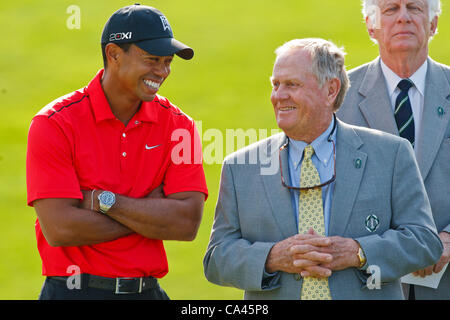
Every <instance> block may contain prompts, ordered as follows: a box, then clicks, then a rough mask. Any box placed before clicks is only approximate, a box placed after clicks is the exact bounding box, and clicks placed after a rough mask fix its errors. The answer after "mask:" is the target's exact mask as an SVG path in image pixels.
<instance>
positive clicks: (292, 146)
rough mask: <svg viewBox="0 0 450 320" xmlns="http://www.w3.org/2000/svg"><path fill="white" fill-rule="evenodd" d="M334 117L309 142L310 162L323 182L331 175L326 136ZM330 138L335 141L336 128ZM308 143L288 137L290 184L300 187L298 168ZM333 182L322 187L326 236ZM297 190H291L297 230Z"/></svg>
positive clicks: (331, 153) (330, 145) (330, 151)
mask: <svg viewBox="0 0 450 320" xmlns="http://www.w3.org/2000/svg"><path fill="white" fill-rule="evenodd" d="M334 121H335V119H334V117H333V119H332V120H331V123H330V126H329V127H328V129H327V130H325V132H323V133H322V134H321V135H320V136H319V137H318V138H317V139H316V140H314V141H313V142H311V146H312V147H313V148H314V154H313V156H312V157H311V161H312V163H313V164H314V165H315V166H316V168H317V171H318V172H319V177H320V182H321V183H324V182H327V181H329V180H330V179H331V178H332V177H333V173H334V160H333V144H332V143H331V142H330V141H328V136H329V135H330V133H331V132H332V130H333V125H334ZM331 139H332V140H333V141H334V143H336V130H335V131H334V132H333V134H332V135H331ZM307 145H308V144H307V143H306V142H303V141H296V140H293V139H291V138H289V145H288V163H289V176H290V179H291V186H293V187H297V188H298V187H300V169H301V165H302V162H303V150H304V149H305V147H306V146H307ZM334 184H335V182H332V183H330V184H328V185H326V186H325V187H322V200H323V213H324V219H325V220H324V221H325V235H326V236H328V225H329V222H330V212H331V204H332V200H333V191H334ZM299 193H300V192H299V191H298V190H291V199H292V206H293V208H294V212H295V219H296V221H297V230H298V224H299V221H298V201H299Z"/></svg>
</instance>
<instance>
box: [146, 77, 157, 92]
mask: <svg viewBox="0 0 450 320" xmlns="http://www.w3.org/2000/svg"><path fill="white" fill-rule="evenodd" d="M143 81H144V84H145V85H146V86H147V87H148V88H149V89H151V90H159V87H160V86H161V83H159V82H155V81H152V80H147V79H144V80H143Z"/></svg>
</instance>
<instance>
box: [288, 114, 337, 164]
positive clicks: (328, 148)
mask: <svg viewBox="0 0 450 320" xmlns="http://www.w3.org/2000/svg"><path fill="white" fill-rule="evenodd" d="M334 121H335V119H334V117H333V119H332V120H331V122H330V125H329V126H328V128H327V130H325V131H324V132H323V133H322V134H321V135H320V136H319V137H317V138H316V139H315V140H314V141H313V142H311V146H312V147H313V148H314V155H315V156H316V157H317V159H319V161H320V162H321V163H322V164H323V165H324V167H327V166H328V165H329V163H330V159H331V157H332V155H333V144H332V143H330V142H329V141H328V136H329V135H330V133H331V131H332V130H333V126H334ZM288 139H289V149H288V151H289V158H290V159H291V163H293V164H294V166H295V169H297V168H298V166H299V165H300V163H301V160H302V159H303V151H304V149H305V147H306V146H307V145H308V144H307V143H306V142H304V141H298V140H294V139H291V138H288ZM331 139H332V140H333V141H334V142H336V130H334V132H333V134H332V135H331Z"/></svg>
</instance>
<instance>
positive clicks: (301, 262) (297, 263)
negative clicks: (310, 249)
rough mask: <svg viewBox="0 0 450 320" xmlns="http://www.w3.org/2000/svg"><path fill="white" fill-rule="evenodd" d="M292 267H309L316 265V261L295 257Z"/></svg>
mask: <svg viewBox="0 0 450 320" xmlns="http://www.w3.org/2000/svg"><path fill="white" fill-rule="evenodd" d="M292 264H293V265H294V267H296V268H300V269H304V268H306V267H311V266H314V265H317V262H315V261H311V260H309V259H296V260H294V261H293V262H292Z"/></svg>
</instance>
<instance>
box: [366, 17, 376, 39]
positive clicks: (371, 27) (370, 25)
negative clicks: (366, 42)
mask: <svg viewBox="0 0 450 320" xmlns="http://www.w3.org/2000/svg"><path fill="white" fill-rule="evenodd" d="M366 27H367V32H368V33H369V36H370V37H371V38H372V39H373V38H374V37H375V28H374V24H373V23H372V21H371V20H370V18H369V16H367V17H366Z"/></svg>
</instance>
